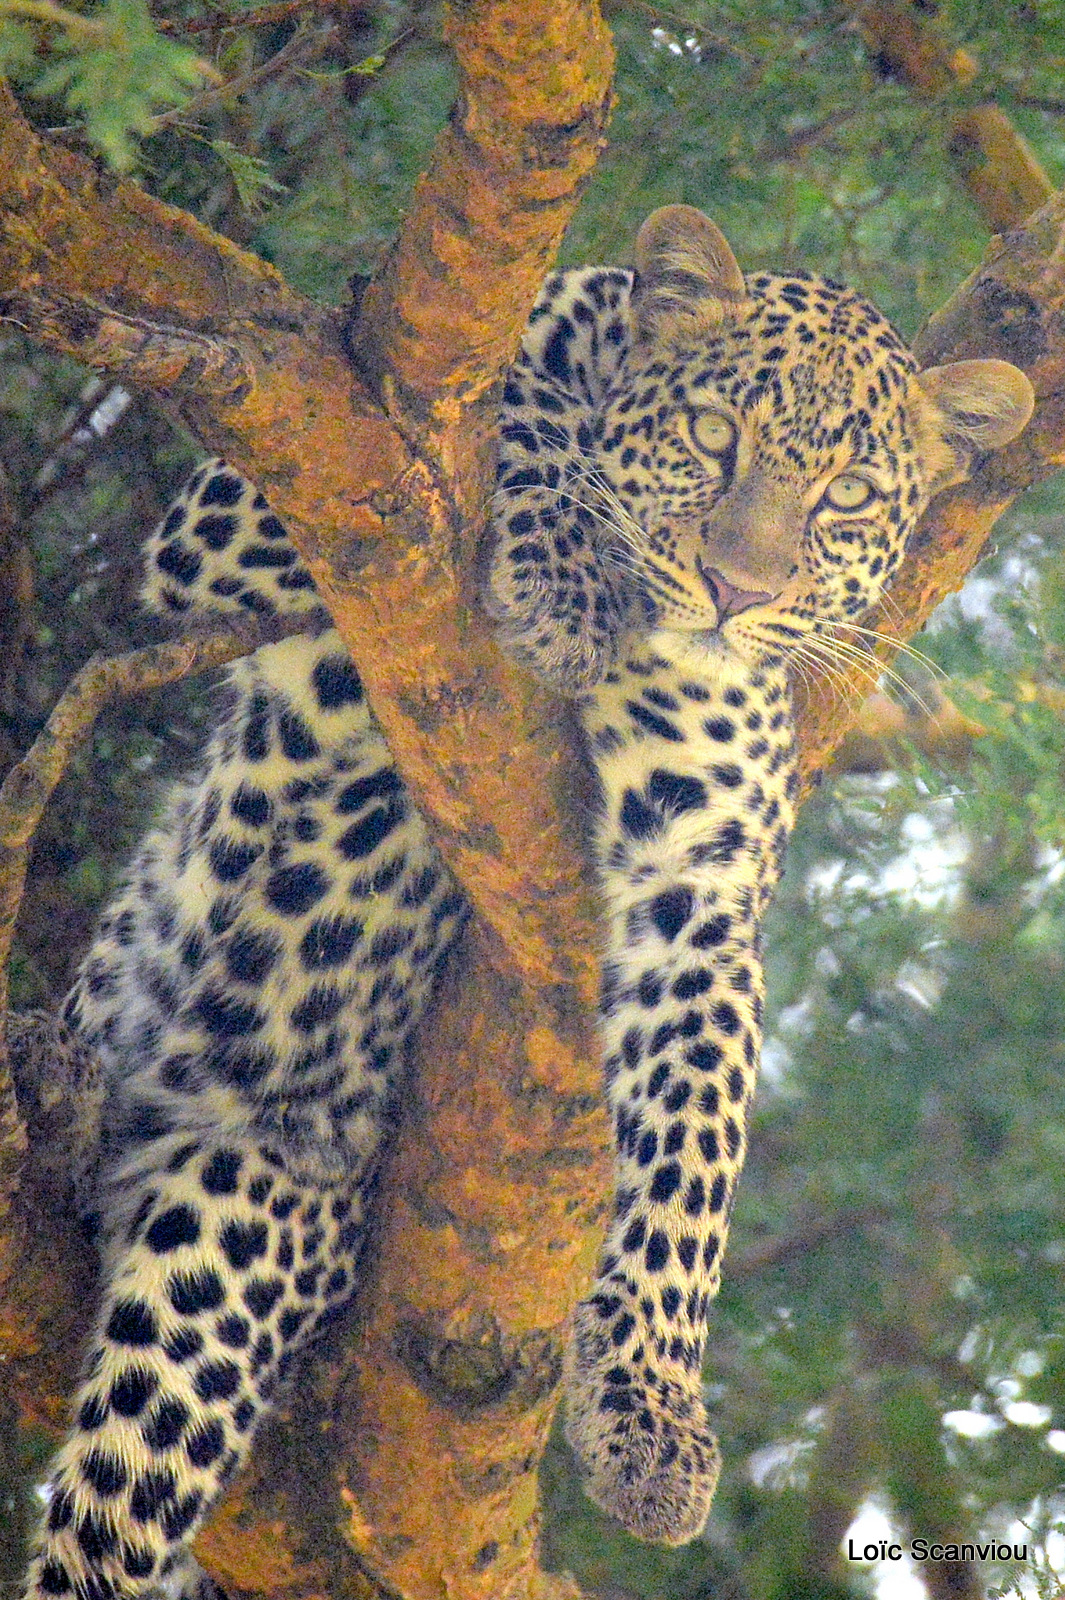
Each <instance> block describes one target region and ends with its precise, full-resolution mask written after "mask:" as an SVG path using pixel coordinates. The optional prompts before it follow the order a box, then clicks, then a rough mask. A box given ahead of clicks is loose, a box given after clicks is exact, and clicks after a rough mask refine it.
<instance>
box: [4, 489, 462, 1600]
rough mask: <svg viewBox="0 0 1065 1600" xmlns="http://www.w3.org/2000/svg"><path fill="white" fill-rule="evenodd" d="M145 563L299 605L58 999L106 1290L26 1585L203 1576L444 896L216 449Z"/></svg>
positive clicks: (422, 987)
mask: <svg viewBox="0 0 1065 1600" xmlns="http://www.w3.org/2000/svg"><path fill="white" fill-rule="evenodd" d="M148 566H149V575H148V581H147V585H146V591H145V593H146V598H147V601H148V603H149V604H150V605H151V607H152V608H153V609H154V610H156V611H161V612H164V613H166V614H169V615H184V614H185V613H187V612H189V611H190V610H192V609H193V608H196V609H197V610H203V609H206V610H210V611H218V610H223V611H229V612H234V611H248V610H250V611H253V612H255V613H259V614H273V613H278V612H284V613H291V612H301V611H302V612H305V613H306V615H307V620H308V625H309V626H310V627H311V628H314V627H315V626H316V625H317V627H318V630H319V631H318V632H317V634H316V635H314V634H307V635H299V636H296V637H294V638H289V639H286V640H284V641H282V642H280V643H277V644H272V645H268V646H265V647H264V648H262V649H260V650H258V651H257V652H256V653H255V655H254V656H251V657H250V658H248V659H247V660H244V661H241V662H238V663H237V664H236V665H235V666H234V667H233V668H232V669H231V671H230V673H229V682H228V691H227V693H228V702H229V703H228V705H227V708H226V710H225V712H224V714H223V716H222V717H221V720H220V721H219V724H218V726H217V728H216V731H215V733H214V735H213V737H212V739H211V742H210V745H209V747H208V750H207V753H206V758H205V761H204V764H203V767H202V769H201V771H200V772H199V773H198V774H197V775H196V776H195V777H193V778H192V779H191V780H190V781H188V782H186V783H183V784H181V785H180V786H179V787H178V788H177V789H175V791H174V792H173V794H172V795H171V797H170V799H169V802H168V804H167V807H166V809H165V811H164V812H163V814H162V816H161V818H160V819H159V821H158V823H157V824H156V826H155V827H154V828H153V829H152V831H151V832H150V833H149V834H148V836H147V837H146V839H145V840H144V842H143V843H142V845H141V847H140V850H139V851H138V853H137V856H136V858H135V859H134V861H133V864H132V866H131V868H130V872H129V875H128V879H127V882H126V885H125V887H124V889H123V890H122V891H121V892H120V894H119V895H118V897H117V898H116V900H115V901H114V903H113V904H112V906H111V907H110V908H109V910H108V911H107V912H106V914H105V915H104V917H103V919H102V921H101V923H100V926H99V929H98V931H97V935H96V939H95V942H94V944H93V947H92V949H91V951H90V953H89V955H88V957H87V958H86V960H85V962H84V964H83V966H82V968H81V971H80V973H79V975H78V979H77V982H76V983H75V985H74V988H73V990H72V992H71V994H70V996H69V998H68V1000H67V1002H66V1006H65V1016H66V1019H67V1021H68V1022H69V1023H71V1024H72V1025H73V1026H74V1027H75V1028H76V1029H77V1030H78V1031H79V1032H80V1033H81V1034H82V1035H83V1037H84V1038H85V1039H86V1040H87V1041H89V1042H90V1043H92V1044H94V1045H95V1046H96V1047H97V1048H98V1050H99V1052H100V1054H101V1056H102V1059H103V1062H104V1065H105V1069H106V1071H107V1073H108V1076H109V1079H110V1098H109V1103H108V1112H107V1120H106V1126H105V1131H104V1139H103V1148H102V1152H101V1159H100V1169H101V1180H100V1185H99V1193H98V1194H97V1196H96V1209H97V1210H98V1212H99V1214H100V1216H101V1220H102V1224H103V1235H102V1239H103V1250H102V1254H103V1284H104V1289H103V1298H102V1304H101V1307H100V1311H99V1314H98V1317H97V1322H96V1328H95V1332H94V1334H93V1337H92V1339H91V1341H90V1353H89V1359H88V1365H87V1373H86V1379H85V1382H84V1384H83V1386H82V1388H81V1390H80V1391H79V1394H78V1397H77V1400H76V1408H75V1419H76V1420H75V1426H74V1431H73V1432H72V1434H71V1436H70V1439H69V1440H68V1442H67V1443H66V1445H65V1446H64V1447H63V1449H62V1450H61V1452H60V1454H59V1457H58V1459H57V1461H56V1463H55V1467H54V1470H53V1474H52V1479H51V1503H50V1505H49V1509H48V1513H47V1517H46V1526H45V1530H44V1533H43V1538H42V1542H41V1546H40V1549H39V1552H38V1553H37V1555H36V1556H35V1558H34V1561H33V1565H32V1567H31V1571H30V1579H29V1593H30V1594H31V1595H51V1596H60V1595H70V1594H77V1595H84V1596H93V1597H94V1600H103V1597H105V1596H109V1595H112V1594H115V1595H128V1596H133V1595H140V1594H145V1593H154V1592H155V1591H156V1590H157V1588H158V1587H159V1586H160V1584H161V1583H162V1582H163V1581H166V1583H167V1584H168V1586H169V1587H170V1588H171V1590H173V1589H174V1588H175V1587H178V1586H182V1585H183V1586H184V1588H185V1589H186V1591H191V1590H192V1589H193V1588H194V1587H195V1586H196V1585H197V1584H202V1580H201V1579H200V1578H199V1576H198V1573H197V1569H195V1568H194V1566H193V1564H192V1563H191V1562H190V1561H188V1560H187V1559H186V1558H185V1557H184V1556H183V1555H182V1550H183V1546H184V1544H185V1543H186V1541H187V1540H188V1539H189V1538H190V1537H191V1535H192V1533H193V1532H194V1530H195V1528H196V1527H197V1526H198V1524H199V1523H200V1522H201V1521H202V1519H203V1516H204V1514H205V1513H206V1511H207V1509H208V1507H209V1505H210V1504H211V1502H212V1501H213V1500H214V1499H215V1498H216V1496H217V1494H218V1492H219V1490H220V1488H221V1487H222V1486H223V1485H224V1484H225V1483H226V1482H227V1481H228V1479H229V1478H230V1477H231V1476H232V1474H233V1473H234V1472H235V1471H236V1469H237V1467H238V1466H239V1464H240V1463H241V1461H242V1460H243V1459H244V1457H245V1456H246V1455H247V1452H248V1449H249V1447H250V1445H251V1441H252V1437H253V1433H254V1430H255V1427H256V1424H257V1423H258V1421H259V1419H260V1418H261V1416H262V1415H263V1413H264V1411H265V1410H266V1409H267V1408H268V1407H269V1406H270V1404H271V1401H272V1397H273V1395H274V1394H275V1392H276V1389H277V1386H278V1383H279V1382H280V1380H281V1379H283V1378H284V1376H285V1373H286V1371H287V1369H288V1368H289V1366H290V1364H291V1361H292V1358H293V1355H294V1354H295V1352H296V1350H297V1349H298V1348H299V1347H300V1346H301V1345H302V1344H303V1343H304V1341H305V1340H306V1339H307V1337H308V1335H309V1334H310V1333H311V1332H312V1330H313V1329H314V1328H315V1326H316V1325H317V1324H318V1323H319V1322H320V1321H321V1319H322V1317H323V1316H324V1315H325V1314H327V1313H328V1312H329V1310H330V1309H331V1308H332V1307H334V1306H336V1305H338V1304H340V1303H342V1302H343V1301H344V1300H345V1299H347V1298H348V1297H349V1295H350V1293H351V1290H352V1287H353V1285H354V1283H355V1280H356V1275H357V1270H358V1262H359V1256H360V1253H361V1250H362V1247H363V1243H364V1239H365V1226H366V1215H367V1208H368V1206H369V1203H370V1200H371V1197H372V1195H373V1191H374V1188H375V1185H376V1182H377V1174H378V1156H379V1151H380V1146H381V1139H382V1135H383V1134H384V1133H386V1132H387V1131H388V1129H389V1128H390V1127H391V1126H392V1125H393V1123H394V1121H395V1116H396V1110H397V1103H398V1100H399V1097H400V1094H401V1092H402V1079H403V1070H404V1053H405V1046H406V1041H407V1038H408V1036H409V1034H410V1031H411V1030H412V1028H413V1027H414V1026H415V1025H416V1023H417V1021H418V1019H419V1017H420V1016H421V1015H422V1013H423V1011H424V1009H425V1006H426V1003H427V1000H428V998H429V994H430V992H431V989H432V985H433V980H434V976H435V974H436V972H437V970H438V969H439V967H440V964H441V962H442V961H443V959H444V958H445V956H446V954H447V951H448V949H449V947H450V945H451V944H452V942H453V940H454V938H455V935H456V933H457V932H458V929H459V927H460V926H461V923H462V920H463V917H464V908H463V903H462V900H461V897H460V895H459V894H458V892H457V890H456V886H455V884H454V882H453V881H452V879H451V877H450V875H449V874H448V872H447V870H446V869H445V868H444V866H443V864H442V862H441V861H440V858H439V856H438V855H437V853H436V851H435V849H434V848H433V846H432V844H431V843H430V841H429V838H428V836H427V833H426V829H425V825H424V823H423V821H422V819H421V817H420V816H419V815H418V813H417V812H416V811H415V810H414V809H413V807H412V806H411V804H410V801H409V798H408V796H407V794H406V792H405V790H404V787H403V784H402V782H401V780H400V778H399V776H398V774H397V772H396V770H395V766H394V764H393V762H392V759H391V756H390V754H389V752H388V749H387V746H386V745H385V743H384V741H383V740H382V738H381V736H380V734H379V733H378V731H377V729H376V727H375V726H374V724H373V721H372V718H371V716H370V714H369V711H368V708H367V704H366V700H365V697H364V695H363V691H362V686H361V683H360V681H359V678H358V675H357V673H356V671H355V669H354V667H353V666H352V664H351V661H350V658H349V656H348V654H347V652H346V651H345V649H344V647H343V645H342V644H341V641H340V638H339V635H338V634H337V633H336V632H335V631H334V630H333V629H332V628H331V627H327V626H326V627H324V628H323V625H322V613H321V611H320V607H319V606H318V602H317V600H316V597H315V594H314V590H313V585H312V584H311V582H310V579H309V576H308V574H307V572H306V569H305V568H304V567H303V566H302V564H301V563H300V561H299V559H298V557H297V555H296V552H295V550H294V548H293V547H292V545H291V544H290V542H289V540H288V538H287V536H286V534H285V532H284V529H283V528H282V526H281V524H280V522H278V520H277V518H276V517H274V516H273V515H272V514H271V513H270V511H269V509H268V507H267V505H266V502H265V501H264V500H263V498H262V496H261V495H260V494H258V493H257V492H256V491H255V490H254V489H253V488H252V487H251V486H250V485H249V484H247V483H246V482H245V481H244V480H243V479H242V478H240V477H239V476H238V475H237V474H236V473H235V472H233V471H231V470H230V469H228V468H226V467H225V466H224V465H223V464H222V463H221V462H218V461H214V462H211V463H209V464H208V465H207V466H206V467H204V468H203V469H202V470H201V471H200V472H199V473H197V474H196V476H195V477H194V478H193V479H192V481H191V482H190V484H189V485H188V487H187V488H186V490H185V491H184V493H183V495H182V496H181V498H180V499H179V501H178V502H177V503H176V505H175V506H174V507H173V508H172V510H171V511H170V512H169V514H168V516H167V518H166V520H165V521H164V523H163V524H162V526H161V528H160V529H159V530H158V531H157V533H156V535H155V536H154V538H153V540H152V542H151V545H150V547H149V558H148ZM326 620H327V619H326ZM181 1566H184V1567H185V1568H186V1569H187V1570H186V1571H185V1572H180V1571H177V1572H176V1571H175V1568H178V1567H181Z"/></svg>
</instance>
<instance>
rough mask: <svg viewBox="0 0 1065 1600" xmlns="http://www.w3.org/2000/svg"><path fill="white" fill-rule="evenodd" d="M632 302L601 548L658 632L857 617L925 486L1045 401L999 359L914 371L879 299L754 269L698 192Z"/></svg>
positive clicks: (671, 221)
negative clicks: (739, 259)
mask: <svg viewBox="0 0 1065 1600" xmlns="http://www.w3.org/2000/svg"><path fill="white" fill-rule="evenodd" d="M630 316H631V344H630V349H629V356H628V361H627V363H626V366H625V369H624V371H623V373H622V374H621V377H620V379H619V381H618V383H617V385H616V386H615V388H614V390H613V392H612V393H611V394H609V395H608V396H607V399H606V403H605V406H604V411H603V414H602V427H601V432H600V435H599V439H598V441H597V448H596V452H595V467H594V472H593V475H592V481H593V483H594V485H595V487H596V492H597V495H598V501H599V507H600V515H601V517H602V520H603V522H604V523H606V524H607V526H608V527H609V530H610V531H609V536H608V537H609V546H608V548H609V551H610V554H611V556H612V557H613V559H614V561H615V563H616V565H617V566H619V567H620V568H621V569H622V570H623V571H624V572H625V573H626V575H627V579H628V582H629V585H630V587H634V588H635V589H636V591H637V592H638V595H639V598H640V600H641V601H642V603H643V606H644V608H645V611H646V614H647V618H648V625H649V627H650V628H652V629H654V628H667V629H670V630H676V631H679V632H683V633H689V634H696V635H699V634H704V635H706V636H707V638H708V639H710V638H712V637H714V636H718V637H723V638H725V639H727V640H728V641H729V642H730V644H732V645H733V646H734V647H737V648H741V649H742V650H743V651H744V653H746V654H755V655H758V654H765V653H766V652H770V653H772V652H775V651H779V650H780V649H783V650H784V651H787V650H788V649H789V647H791V648H801V646H800V641H801V640H802V639H803V638H804V637H806V636H808V635H810V634H812V633H818V632H823V631H825V630H827V629H828V628H829V627H830V626H836V627H839V626H842V628H843V629H846V628H847V626H848V625H853V623H854V620H855V619H856V618H858V617H860V616H861V614H862V613H863V612H865V611H866V610H867V609H868V608H869V607H870V606H871V605H873V604H874V603H875V601H876V600H877V599H878V598H879V597H880V595H881V594H882V592H883V590H884V588H885V586H886V585H887V583H888V582H889V580H890V578H891V576H892V574H893V573H894V572H895V571H896V569H897V568H898V566H899V563H900V562H901V560H902V557H903V554H904V551H905V548H906V543H907V540H908V538H909V536H910V534H911V532H912V530H913V528H914V525H915V523H916V522H917V519H918V517H919V516H920V514H921V512H922V511H923V509H924V507H925V505H926V504H927V502H928V500H929V498H930V497H931V496H932V495H933V494H935V493H936V492H938V490H940V489H941V488H944V487H946V486H947V485H948V484H950V483H954V482H957V481H959V480H960V479H962V478H964V477H966V476H967V475H968V472H969V470H970V465H971V462H972V459H973V457H974V456H975V455H976V454H977V453H978V452H981V451H985V450H990V449H995V448H997V447H998V446H1000V445H1003V444H1005V443H1007V442H1008V441H1009V440H1011V439H1013V438H1014V437H1015V436H1016V435H1017V434H1018V433H1019V432H1020V431H1021V429H1022V428H1023V427H1024V425H1025V423H1026V422H1027V421H1028V418H1029V416H1030V415H1031V412H1032V407H1033V404H1034V396H1033V392H1032V387H1031V384H1030V383H1029V381H1028V379H1027V377H1025V375H1024V373H1022V372H1021V371H1020V370H1019V369H1018V368H1016V367H1013V366H1011V365H1009V364H1008V363H1007V362H1004V361H962V362H958V363H955V364H954V365H951V366H944V367H934V368H932V369H930V370H928V371H925V372H919V371H918V370H917V365H916V362H915V361H914V359H913V357H912V356H911V355H910V353H909V352H908V351H907V350H906V348H905V347H904V346H903V344H902V343H901V341H900V340H899V338H898V336H897V334H896V333H895V332H894V330H893V329H892V327H891V325H890V324H889V323H888V322H887V321H886V319H885V318H884V317H883V316H881V314H880V313H879V312H878V311H877V310H876V308H875V307H874V306H872V305H870V303H869V302H868V301H867V300H865V299H863V298H862V297H861V296H860V295H858V294H856V293H854V292H853V291H852V290H850V289H847V288H843V287H841V286H840V285H839V284H836V283H833V282H831V281H830V280H827V279H824V278H817V277H813V276H810V275H808V274H803V273H800V274H795V275H793V276H778V275H776V274H772V273H758V274H755V275H752V276H751V277H749V278H746V279H745V278H744V276H743V274H742V273H741V271H740V269H739V266H738V265H737V263H736V259H735V257H734V255H733V254H732V251H731V250H730V248H729V246H728V244H727V242H726V241H725V239H724V237H723V236H722V234H721V233H720V232H719V230H718V229H717V228H716V227H715V225H714V224H713V223H712V222H711V221H710V220H709V218H707V217H705V216H704V215H703V214H702V213H701V212H700V211H696V210H694V209H693V208H691V207H689V206H667V207H666V208H664V209H663V210H660V211H656V212H655V213H654V214H653V215H652V216H651V217H649V218H648V220H647V221H646V222H645V223H644V225H643V227H642V228H641V230H640V233H639V237H638V239H637V243H636V276H635V280H634V283H633V289H632V298H631V306H630Z"/></svg>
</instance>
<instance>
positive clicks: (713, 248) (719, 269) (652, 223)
mask: <svg viewBox="0 0 1065 1600" xmlns="http://www.w3.org/2000/svg"><path fill="white" fill-rule="evenodd" d="M635 254H636V281H635V283H634V284H633V288H632V315H633V331H634V333H635V336H636V338H637V339H640V340H642V341H644V342H645V343H647V344H670V345H673V344H684V343H687V342H689V341H690V340H692V339H697V338H699V337H700V335H705V334H707V333H710V332H712V331H713V330H714V329H715V328H719V327H721V326H722V325H723V324H724V323H727V322H731V321H733V320H734V319H735V317H736V316H737V315H738V314H739V312H740V311H741V310H742V309H743V307H744V306H745V304H746V303H747V299H748V295H747V285H746V284H745V283H744V281H743V273H742V272H741V271H740V269H739V264H738V263H737V261H736V257H735V256H734V255H733V254H732V251H731V249H730V248H729V243H728V240H727V239H726V238H725V236H724V234H723V233H722V232H721V230H720V228H718V227H717V226H716V224H715V223H713V222H711V221H710V218H709V217H707V216H704V215H703V213H702V212H701V211H697V210H696V209H695V207H694V206H663V207H662V208H661V210H659V211H652V213H651V215H650V216H649V217H648V218H647V221H646V222H645V223H644V225H643V227H642V228H641V229H640V231H639V233H638V234H637V236H636V252H635Z"/></svg>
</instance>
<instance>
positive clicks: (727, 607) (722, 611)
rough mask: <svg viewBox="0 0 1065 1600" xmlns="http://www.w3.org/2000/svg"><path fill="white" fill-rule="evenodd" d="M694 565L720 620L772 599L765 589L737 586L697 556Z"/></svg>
mask: <svg viewBox="0 0 1065 1600" xmlns="http://www.w3.org/2000/svg"><path fill="white" fill-rule="evenodd" d="M695 565H696V567H697V568H698V571H699V576H700V578H702V580H703V583H704V584H705V585H706V588H707V591H708V592H709V595H710V598H711V600H712V601H713V602H714V605H715V606H716V607H717V610H718V615H719V617H720V619H721V621H722V622H723V621H724V620H725V618H726V617H734V616H735V615H736V613H737V612H738V611H746V610H747V609H748V607H750V606H758V605H764V604H765V602H766V601H767V600H772V599H773V596H772V594H770V593H769V591H768V590H766V589H740V588H738V587H737V586H736V584H734V583H730V582H729V580H728V579H727V578H726V577H725V575H724V574H723V573H721V572H719V571H718V570H717V568H716V567H707V566H704V564H703V562H702V561H701V560H700V558H699V557H698V556H696V558H695Z"/></svg>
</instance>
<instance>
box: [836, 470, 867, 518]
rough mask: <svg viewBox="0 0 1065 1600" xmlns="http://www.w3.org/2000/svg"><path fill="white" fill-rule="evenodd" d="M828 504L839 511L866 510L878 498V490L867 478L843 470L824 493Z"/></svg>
mask: <svg viewBox="0 0 1065 1600" xmlns="http://www.w3.org/2000/svg"><path fill="white" fill-rule="evenodd" d="M824 498H825V502H826V504H828V505H830V506H833V507H834V508H835V510H837V511H864V510H865V507H866V506H867V505H869V504H870V502H871V501H873V500H875V499H876V490H875V489H874V488H873V486H872V484H871V483H870V482H869V480H868V479H867V478H859V477H858V475H857V473H854V472H841V473H840V475H839V477H838V478H833V480H832V482H831V483H830V484H829V486H828V488H827V489H826V490H825V494H824Z"/></svg>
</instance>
